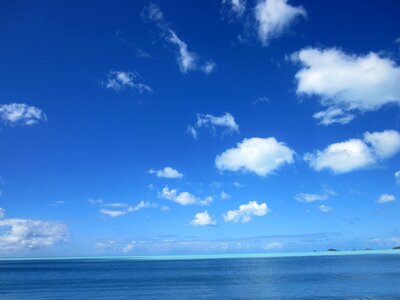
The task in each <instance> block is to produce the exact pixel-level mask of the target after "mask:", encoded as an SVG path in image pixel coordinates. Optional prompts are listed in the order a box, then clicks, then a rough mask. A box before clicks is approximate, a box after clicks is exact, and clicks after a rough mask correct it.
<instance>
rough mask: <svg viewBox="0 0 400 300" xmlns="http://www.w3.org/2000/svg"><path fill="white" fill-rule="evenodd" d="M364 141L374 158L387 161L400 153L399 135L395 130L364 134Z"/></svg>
mask: <svg viewBox="0 0 400 300" xmlns="http://www.w3.org/2000/svg"><path fill="white" fill-rule="evenodd" d="M364 141H365V142H366V143H367V144H370V145H371V150H372V151H373V152H375V154H376V156H378V157H379V158H382V159H387V158H390V157H392V156H394V155H395V154H396V153H397V152H399V151H400V133H399V132H398V131H395V130H386V131H382V132H373V133H370V132H366V133H364Z"/></svg>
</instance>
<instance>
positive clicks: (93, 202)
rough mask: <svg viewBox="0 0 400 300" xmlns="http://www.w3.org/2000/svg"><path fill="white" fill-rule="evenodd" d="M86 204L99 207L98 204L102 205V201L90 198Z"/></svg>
mask: <svg viewBox="0 0 400 300" xmlns="http://www.w3.org/2000/svg"><path fill="white" fill-rule="evenodd" d="M88 203H89V204H91V205H99V204H103V203H104V200H103V199H94V198H91V199H88Z"/></svg>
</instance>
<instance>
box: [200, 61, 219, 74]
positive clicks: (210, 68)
mask: <svg viewBox="0 0 400 300" xmlns="http://www.w3.org/2000/svg"><path fill="white" fill-rule="evenodd" d="M215 66H216V65H215V62H213V61H208V62H206V63H205V64H204V65H203V66H202V67H201V70H202V71H203V72H204V73H206V74H211V73H212V72H214V70H215Z"/></svg>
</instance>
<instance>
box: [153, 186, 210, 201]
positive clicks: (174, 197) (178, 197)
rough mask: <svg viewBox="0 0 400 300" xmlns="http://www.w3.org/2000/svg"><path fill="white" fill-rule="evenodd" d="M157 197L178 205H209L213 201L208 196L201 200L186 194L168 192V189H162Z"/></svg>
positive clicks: (175, 191)
mask: <svg viewBox="0 0 400 300" xmlns="http://www.w3.org/2000/svg"><path fill="white" fill-rule="evenodd" d="M159 196H160V197H161V198H164V199H167V200H171V201H174V202H176V203H178V204H180V205H209V204H210V203H211V202H212V201H213V199H212V197H210V196H209V197H207V198H205V199H203V200H202V199H200V198H198V197H196V196H194V195H192V194H190V193H188V192H180V193H178V191H177V190H175V189H171V190H170V189H169V188H168V187H164V188H163V189H162V191H161V193H159Z"/></svg>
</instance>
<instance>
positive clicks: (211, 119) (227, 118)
mask: <svg viewBox="0 0 400 300" xmlns="http://www.w3.org/2000/svg"><path fill="white" fill-rule="evenodd" d="M196 118H197V121H196V123H195V124H194V125H193V126H188V128H187V132H188V133H189V134H190V135H191V136H192V137H193V138H194V139H197V137H198V134H197V130H198V129H199V128H202V127H205V128H209V129H210V130H211V132H212V133H213V134H215V133H216V131H217V128H222V129H223V133H225V134H232V133H239V125H238V124H237V123H236V121H235V118H234V117H233V116H232V115H231V114H230V113H224V114H223V115H222V116H213V115H210V114H197V115H196Z"/></svg>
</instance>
